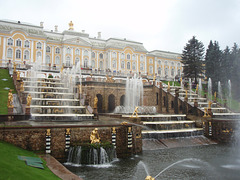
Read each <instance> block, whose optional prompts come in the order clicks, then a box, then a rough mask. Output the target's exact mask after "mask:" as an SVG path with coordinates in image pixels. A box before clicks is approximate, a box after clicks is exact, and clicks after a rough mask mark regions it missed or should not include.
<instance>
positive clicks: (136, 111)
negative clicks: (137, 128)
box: [131, 106, 138, 117]
mask: <svg viewBox="0 0 240 180" xmlns="http://www.w3.org/2000/svg"><path fill="white" fill-rule="evenodd" d="M135 113H136V117H138V106H137V107H136V108H135V110H134V111H133V113H132V116H131V117H133V116H134V114H135Z"/></svg>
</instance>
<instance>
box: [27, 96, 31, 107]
mask: <svg viewBox="0 0 240 180" xmlns="http://www.w3.org/2000/svg"><path fill="white" fill-rule="evenodd" d="M31 101H32V96H31V95H30V94H28V97H27V106H30V105H31Z"/></svg>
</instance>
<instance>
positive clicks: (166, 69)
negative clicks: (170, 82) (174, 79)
mask: <svg viewBox="0 0 240 180" xmlns="http://www.w3.org/2000/svg"><path fill="white" fill-rule="evenodd" d="M165 77H166V78H167V77H168V68H165Z"/></svg>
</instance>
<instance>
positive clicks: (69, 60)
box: [66, 56, 71, 67]
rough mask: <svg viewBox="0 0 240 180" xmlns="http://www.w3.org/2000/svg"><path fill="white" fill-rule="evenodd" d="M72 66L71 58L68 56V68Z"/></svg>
mask: <svg viewBox="0 0 240 180" xmlns="http://www.w3.org/2000/svg"><path fill="white" fill-rule="evenodd" d="M70 65H71V58H70V57H69V56H67V58H66V66H68V67H69V66H70Z"/></svg>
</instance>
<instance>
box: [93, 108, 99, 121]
mask: <svg viewBox="0 0 240 180" xmlns="http://www.w3.org/2000/svg"><path fill="white" fill-rule="evenodd" d="M93 114H94V118H96V119H98V110H97V108H93Z"/></svg>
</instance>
